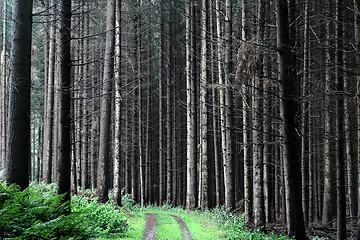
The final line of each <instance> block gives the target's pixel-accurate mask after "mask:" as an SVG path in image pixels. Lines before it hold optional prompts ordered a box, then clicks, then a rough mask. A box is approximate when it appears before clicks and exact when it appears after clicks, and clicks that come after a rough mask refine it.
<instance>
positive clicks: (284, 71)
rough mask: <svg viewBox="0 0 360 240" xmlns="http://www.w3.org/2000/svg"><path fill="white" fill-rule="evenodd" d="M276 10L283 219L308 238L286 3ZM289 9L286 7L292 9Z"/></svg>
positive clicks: (281, 0) (289, 228) (290, 230)
mask: <svg viewBox="0 0 360 240" xmlns="http://www.w3.org/2000/svg"><path fill="white" fill-rule="evenodd" d="M276 5H277V9H276V14H277V15H276V16H277V53H278V59H279V82H280V88H281V102H280V103H281V105H280V108H281V111H280V113H281V118H282V121H283V123H282V129H281V130H282V135H283V136H282V137H283V145H284V146H283V147H284V150H283V157H284V174H285V191H286V219H287V231H288V236H295V238H296V239H307V236H306V232H305V225H304V218H303V211H302V202H301V187H299V186H301V164H300V152H299V149H300V148H299V145H300V140H299V139H298V138H299V137H298V133H297V119H296V114H297V111H298V108H299V106H298V102H297V100H296V98H297V97H298V94H297V92H296V89H297V88H296V84H297V83H296V75H295V74H296V72H295V71H294V70H295V69H296V67H295V64H296V63H295V62H293V60H292V56H291V54H292V53H291V41H290V32H289V30H290V29H289V20H288V19H289V15H288V3H287V1H286V0H277V1H276ZM291 7H292V6H289V8H291Z"/></svg>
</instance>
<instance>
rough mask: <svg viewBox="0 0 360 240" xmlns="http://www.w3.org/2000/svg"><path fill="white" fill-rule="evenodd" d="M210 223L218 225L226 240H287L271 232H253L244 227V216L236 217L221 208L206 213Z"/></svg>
mask: <svg viewBox="0 0 360 240" xmlns="http://www.w3.org/2000/svg"><path fill="white" fill-rule="evenodd" d="M206 213H207V214H208V215H209V216H210V217H211V218H212V221H213V222H215V223H217V224H219V225H220V226H221V227H222V228H223V229H224V230H225V232H226V239H252V240H257V239H259V240H260V239H268V240H271V239H274V240H275V239H280V240H285V239H288V238H287V237H286V236H284V235H279V234H275V233H273V232H269V233H264V232H262V231H261V229H259V230H253V229H250V228H248V227H247V226H246V222H245V216H244V214H241V215H240V216H237V215H236V214H235V213H233V212H231V211H227V210H225V209H223V208H215V209H212V210H209V211H207V212H206Z"/></svg>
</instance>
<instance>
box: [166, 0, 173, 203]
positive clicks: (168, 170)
mask: <svg viewBox="0 0 360 240" xmlns="http://www.w3.org/2000/svg"><path fill="white" fill-rule="evenodd" d="M170 13H171V0H167V2H166V13H165V14H166V25H165V29H164V30H165V31H164V35H165V37H164V38H165V39H164V40H165V44H164V45H165V46H164V48H165V49H164V50H165V57H164V60H165V78H166V202H167V203H170V202H171V201H172V200H173V196H171V195H172V194H171V192H172V191H171V189H172V185H173V184H174V183H173V181H172V174H173V166H172V159H171V153H172V152H171V135H172V130H171V108H172V106H171V94H173V93H172V92H171V76H170V64H171V63H170V57H171V56H170V44H171V39H170V34H171V33H170V15H171V14H170ZM173 110H174V109H173Z"/></svg>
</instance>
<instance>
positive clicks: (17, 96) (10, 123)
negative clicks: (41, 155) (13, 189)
mask: <svg viewBox="0 0 360 240" xmlns="http://www.w3.org/2000/svg"><path fill="white" fill-rule="evenodd" d="M32 7H33V1H32V0H27V1H24V0H21V1H20V0H14V1H13V15H12V19H13V24H12V35H11V43H12V50H11V53H10V59H11V75H10V93H9V108H8V111H9V112H8V114H9V115H8V119H7V132H6V135H7V141H6V142H7V143H6V146H7V152H6V162H7V176H6V181H7V183H8V184H11V183H15V184H17V185H19V186H20V188H21V189H25V188H27V187H28V186H29V162H30V146H31V143H30V86H31V36H32V32H31V31H32Z"/></svg>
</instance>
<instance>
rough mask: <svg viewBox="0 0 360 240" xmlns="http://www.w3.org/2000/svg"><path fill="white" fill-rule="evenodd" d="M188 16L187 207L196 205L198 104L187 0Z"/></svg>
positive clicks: (191, 20)
mask: <svg viewBox="0 0 360 240" xmlns="http://www.w3.org/2000/svg"><path fill="white" fill-rule="evenodd" d="M185 12H186V14H185V17H186V31H185V32H186V96H187V100H186V119H187V121H186V128H187V150H186V155H187V163H186V173H187V176H186V208H188V209H192V210H193V209H195V207H196V202H197V201H196V182H197V181H196V179H197V174H196V173H197V170H196V169H197V167H196V155H197V154H196V106H195V96H194V95H195V78H194V64H195V63H194V60H195V58H194V48H195V45H194V3H193V1H191V0H185Z"/></svg>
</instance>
